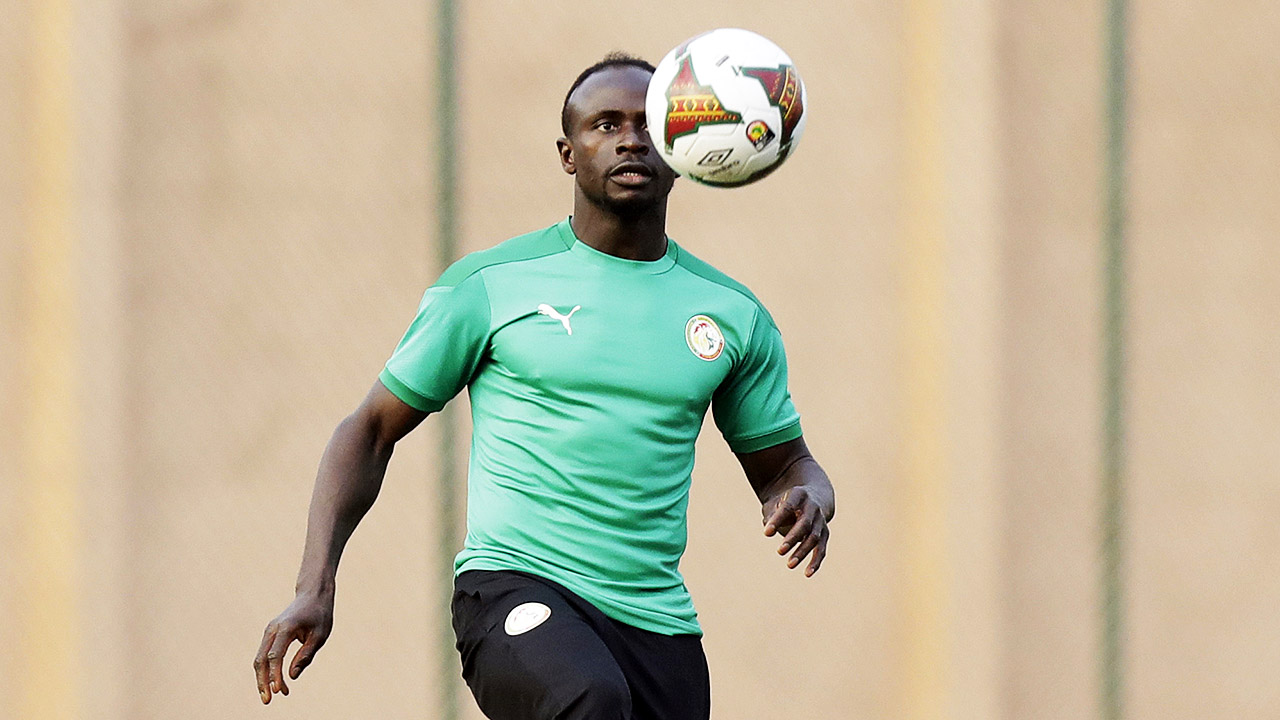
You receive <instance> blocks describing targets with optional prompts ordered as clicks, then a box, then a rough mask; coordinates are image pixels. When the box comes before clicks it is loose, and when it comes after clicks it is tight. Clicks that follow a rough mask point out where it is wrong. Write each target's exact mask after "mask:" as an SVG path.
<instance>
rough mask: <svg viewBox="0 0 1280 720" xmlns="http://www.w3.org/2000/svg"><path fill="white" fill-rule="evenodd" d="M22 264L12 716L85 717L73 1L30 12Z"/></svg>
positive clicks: (59, 0)
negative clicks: (79, 615)
mask: <svg viewBox="0 0 1280 720" xmlns="http://www.w3.org/2000/svg"><path fill="white" fill-rule="evenodd" d="M29 12H30V15H29V16H28V17H29V21H30V35H29V36H28V48H29V54H28V55H27V58H28V60H29V63H30V64H29V72H28V75H27V78H28V81H29V84H28V86H27V93H26V100H27V102H26V103H25V108H24V110H25V115H26V117H25V121H26V122H25V125H26V133H25V140H26V148H25V151H26V154H25V158H24V165H25V166H26V173H25V176H24V185H25V189H26V196H25V197H24V200H23V205H24V210H25V212H26V233H25V234H26V243H25V247H24V248H23V250H24V255H23V261H22V271H21V272H22V283H23V287H22V294H21V299H22V303H23V305H22V315H23V317H22V319H21V330H20V332H21V336H20V337H21V340H20V349H19V353H20V358H21V363H22V370H21V372H22V380H23V382H22V384H21V387H22V391H21V392H22V395H21V396H20V397H21V402H22V405H21V409H20V410H19V412H21V413H22V415H23V421H22V436H21V437H20V439H19V445H18V446H19V448H21V460H20V463H21V466H20V467H21V469H20V477H21V479H22V494H21V496H20V497H21V502H22V508H21V511H20V513H19V515H18V517H19V523H20V527H21V528H22V529H21V533H22V535H21V537H20V539H19V541H18V546H17V548H18V549H17V552H18V553H20V556H19V557H20V566H19V568H18V572H19V577H21V578H22V585H21V587H20V589H19V592H18V608H17V612H18V617H17V618H16V620H17V623H18V627H19V628H20V630H19V638H20V639H19V647H18V648H16V652H17V656H18V657H17V662H15V663H14V664H13V667H14V668H16V670H17V672H18V675H19V677H18V682H17V684H16V685H17V687H18V688H19V692H18V698H17V699H16V700H17V702H16V707H15V708H14V710H15V711H16V712H15V713H14V717H19V718H39V719H40V720H72V719H73V718H76V717H78V716H79V707H78V698H77V690H78V688H79V666H78V664H77V662H76V657H77V654H76V650H77V648H78V646H79V643H78V640H77V638H78V630H77V629H78V623H77V622H76V610H77V601H78V597H79V592H78V584H79V583H78V582H77V573H78V563H77V550H76V547H77V542H78V536H77V518H78V516H79V506H78V490H79V487H78V485H79V480H78V475H79V471H80V463H79V458H78V457H77V449H78V447H79V445H78V442H77V430H78V427H77V425H78V422H79V421H78V413H77V407H76V400H77V398H76V392H77V383H76V356H75V351H76V347H75V338H76V325H77V322H76V277H75V275H76V272H75V256H74V254H75V247H74V237H73V207H72V192H73V175H72V145H73V137H72V133H73V130H72V127H71V116H72V113H71V110H72V107H71V97H72V77H71V50H72V13H71V6H70V3H69V2H68V0H42V1H41V2H36V3H31V4H30V5H29Z"/></svg>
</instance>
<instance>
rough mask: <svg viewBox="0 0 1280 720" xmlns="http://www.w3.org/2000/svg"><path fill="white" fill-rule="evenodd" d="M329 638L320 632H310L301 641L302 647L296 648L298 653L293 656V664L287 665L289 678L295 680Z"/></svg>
mask: <svg viewBox="0 0 1280 720" xmlns="http://www.w3.org/2000/svg"><path fill="white" fill-rule="evenodd" d="M328 638H329V634H328V632H325V631H322V630H319V629H317V630H312V631H311V633H310V634H309V635H308V636H307V638H306V640H305V641H303V643H302V647H300V648H298V653H297V654H296V655H294V656H293V663H291V664H290V665H289V677H290V678H291V679H293V680H297V679H298V676H299V675H301V674H302V671H303V670H306V669H307V666H308V665H310V664H311V661H312V659H314V658H315V656H316V651H318V650H319V649H320V648H321V647H323V646H324V641H325V640H327V639H328Z"/></svg>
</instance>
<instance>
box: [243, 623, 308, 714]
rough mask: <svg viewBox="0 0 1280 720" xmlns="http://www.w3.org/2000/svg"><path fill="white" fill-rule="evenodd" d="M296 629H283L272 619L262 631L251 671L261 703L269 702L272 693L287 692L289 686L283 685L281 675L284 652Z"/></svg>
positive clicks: (283, 693) (284, 693)
mask: <svg viewBox="0 0 1280 720" xmlns="http://www.w3.org/2000/svg"><path fill="white" fill-rule="evenodd" d="M296 633H297V631H296V629H293V628H289V629H285V628H284V627H281V626H280V625H279V624H278V623H276V622H275V621H274V620H273V621H272V622H271V624H270V625H267V629H266V630H264V631H263V633H262V644H261V645H259V646H258V654H257V656H255V657H254V659H253V672H254V675H256V676H257V679H258V695H259V696H260V697H261V698H262V704H263V705H266V704H267V703H270V702H271V695H272V693H280V694H281V695H288V694H289V686H288V685H285V682H284V676H283V675H282V665H283V664H284V655H285V652H286V651H287V650H288V649H289V645H290V644H291V643H292V642H293V641H294V639H295V636H296Z"/></svg>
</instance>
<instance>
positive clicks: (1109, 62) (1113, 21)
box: [1100, 0, 1127, 720]
mask: <svg viewBox="0 0 1280 720" xmlns="http://www.w3.org/2000/svg"><path fill="white" fill-rule="evenodd" d="M1126 10H1127V7H1126V0H1107V13H1106V53H1107V57H1106V67H1107V78H1106V123H1107V128H1106V143H1107V144H1106V203H1105V213H1106V218H1105V227H1104V231H1103V254H1104V268H1103V278H1104V282H1105V300H1104V303H1105V305H1104V306H1105V313H1106V317H1105V319H1104V321H1103V328H1104V330H1103V332H1104V338H1103V346H1104V350H1103V353H1104V360H1103V363H1104V369H1103V375H1104V377H1103V413H1104V414H1103V444H1102V546H1101V553H1102V594H1101V595H1102V597H1101V604H1102V607H1101V615H1102V638H1101V640H1102V648H1101V653H1100V674H1101V678H1100V680H1101V697H1100V710H1101V716H1102V718H1103V720H1120V718H1122V717H1123V716H1124V575H1123V573H1124V542H1123V541H1124V469H1125V443H1124V441H1125V432H1124V431H1125V427H1124V329H1125V272H1124V250H1125V247H1124V231H1125V125H1126V120H1127V113H1126V99H1127V98H1126V83H1125V49H1126V48H1125V41H1126V22H1125V20H1126Z"/></svg>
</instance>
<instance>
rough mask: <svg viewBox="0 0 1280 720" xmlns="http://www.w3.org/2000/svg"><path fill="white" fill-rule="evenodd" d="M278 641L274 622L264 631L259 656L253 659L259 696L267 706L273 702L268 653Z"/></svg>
mask: <svg viewBox="0 0 1280 720" xmlns="http://www.w3.org/2000/svg"><path fill="white" fill-rule="evenodd" d="M275 639H276V624H275V622H274V621H273V622H272V623H271V624H270V625H267V629H266V630H264V631H262V644H261V645H259V646H258V654H257V655H255V656H254V658H253V674H254V675H255V676H257V679H258V695H259V696H261V697H262V704H263V705H266V704H267V703H269V702H271V689H270V685H271V679H270V671H269V669H268V663H267V652H268V651H269V650H270V649H271V644H272V643H274V642H275Z"/></svg>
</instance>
